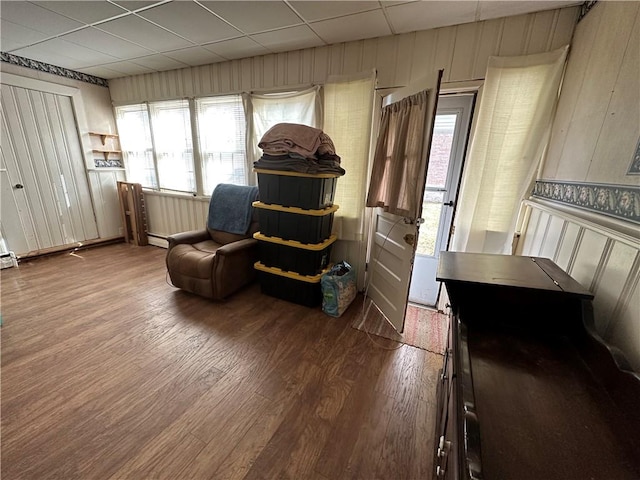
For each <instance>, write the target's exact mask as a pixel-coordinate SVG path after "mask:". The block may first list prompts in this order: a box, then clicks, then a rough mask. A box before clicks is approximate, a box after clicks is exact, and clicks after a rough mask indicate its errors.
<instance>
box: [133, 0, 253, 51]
mask: <svg viewBox="0 0 640 480" xmlns="http://www.w3.org/2000/svg"><path fill="white" fill-rule="evenodd" d="M139 15H140V16H141V17H144V18H146V19H149V20H151V21H152V22H155V23H158V24H160V25H162V26H163V27H165V28H168V29H169V30H171V31H172V32H175V33H177V34H178V35H182V36H183V37H185V38H188V39H189V40H191V41H193V42H195V43H209V42H215V41H217V40H224V39H225V38H234V37H239V36H240V35H242V33H241V32H239V31H238V30H236V29H235V28H233V27H232V26H230V25H228V24H227V23H225V22H223V21H222V20H220V19H219V18H218V17H216V16H215V15H214V14H213V13H211V12H209V11H208V10H207V9H205V8H203V7H201V6H200V5H198V4H197V3H192V2H172V3H165V4H164V5H160V6H158V7H153V8H150V9H148V10H145V11H143V12H140V13H139Z"/></svg>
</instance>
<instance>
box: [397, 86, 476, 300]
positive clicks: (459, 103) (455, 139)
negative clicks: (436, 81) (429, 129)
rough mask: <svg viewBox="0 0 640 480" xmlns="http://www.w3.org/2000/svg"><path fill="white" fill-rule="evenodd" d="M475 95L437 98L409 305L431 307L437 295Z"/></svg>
mask: <svg viewBox="0 0 640 480" xmlns="http://www.w3.org/2000/svg"><path fill="white" fill-rule="evenodd" d="M474 98H475V94H473V93H468V94H458V95H440V99H439V100H438V112H437V113H436V120H435V126H434V129H433V139H432V142H431V157H430V158H429V166H428V170H427V182H426V185H425V189H424V197H423V203H422V218H423V219H424V222H423V223H422V225H421V226H420V236H419V237H418V246H417V249H416V258H415V261H414V265H413V273H412V275H411V287H410V288H409V301H410V302H414V303H420V304H422V305H428V306H435V305H436V303H437V301H438V294H439V293H440V282H437V281H436V268H437V267H438V259H439V258H440V252H441V251H443V250H446V249H447V247H448V245H449V238H450V237H451V222H452V221H453V212H454V210H455V203H456V198H457V193H458V185H459V183H460V178H461V176H462V165H463V163H464V155H465V151H466V145H467V139H468V138H469V129H470V126H471V112H472V110H473V102H474Z"/></svg>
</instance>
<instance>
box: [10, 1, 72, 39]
mask: <svg viewBox="0 0 640 480" xmlns="http://www.w3.org/2000/svg"><path fill="white" fill-rule="evenodd" d="M2 18H3V20H9V21H10V22H13V23H17V24H20V25H23V26H25V27H27V28H30V29H32V30H36V31H38V32H42V33H46V34H47V35H58V34H60V33H63V32H68V31H69V30H73V29H74V28H78V27H81V26H82V24H81V23H79V22H76V21H75V20H71V19H70V18H67V17H63V16H62V15H58V14H57V13H54V12H51V11H49V10H46V9H44V8H42V7H39V6H38V5H34V4H33V3H29V2H2Z"/></svg>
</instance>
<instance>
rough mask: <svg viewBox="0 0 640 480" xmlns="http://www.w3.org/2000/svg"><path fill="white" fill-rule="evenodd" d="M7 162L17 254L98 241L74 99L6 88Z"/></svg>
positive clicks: (6, 222) (6, 224)
mask: <svg viewBox="0 0 640 480" xmlns="http://www.w3.org/2000/svg"><path fill="white" fill-rule="evenodd" d="M2 160H3V162H4V165H2V167H3V168H5V169H6V174H7V175H6V178H4V177H5V175H3V190H4V187H5V185H4V184H5V183H9V186H10V191H9V192H6V193H3V200H5V199H7V200H10V201H9V202H3V205H2V217H1V218H2V223H3V229H4V230H5V233H6V235H7V239H8V243H9V248H10V249H11V250H13V251H15V252H16V253H17V254H26V253H29V252H35V251H38V250H42V249H46V248H50V247H56V246H61V245H68V244H73V243H77V242H81V241H84V240H90V239H95V238H97V237H98V229H97V226H96V221H95V216H94V212H93V205H92V202H91V195H90V193H89V186H88V183H87V178H86V174H85V168H84V161H83V157H82V150H81V146H80V140H79V137H78V132H77V128H76V123H75V116H74V113H73V108H72V105H71V98H70V97H67V96H64V95H57V94H53V93H46V92H41V91H37V90H28V89H25V88H20V87H15V86H8V85H2ZM5 206H6V209H5ZM14 208H15V209H17V218H18V219H19V222H16V220H15V218H16V215H15V213H16V212H13V211H12V209H14ZM18 229H21V230H22V232H19V231H17V230H18ZM14 230H15V231H14ZM22 237H24V242H26V244H23V245H21V243H24V242H21V241H20V240H19V239H20V238H22ZM12 238H14V239H15V242H17V243H18V244H17V245H12V244H11V239H12ZM25 248H27V250H26V251H24V249H25Z"/></svg>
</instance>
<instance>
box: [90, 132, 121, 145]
mask: <svg viewBox="0 0 640 480" xmlns="http://www.w3.org/2000/svg"><path fill="white" fill-rule="evenodd" d="M89 135H93V136H94V137H100V141H101V142H102V145H106V143H107V138H118V135H116V134H115V133H101V132H89Z"/></svg>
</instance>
